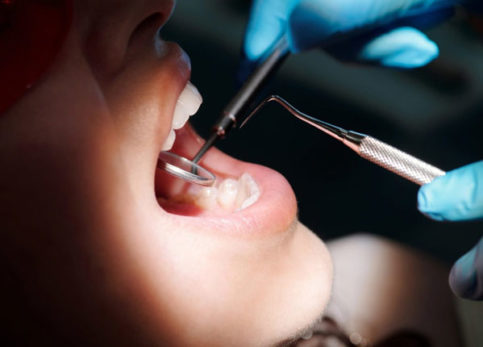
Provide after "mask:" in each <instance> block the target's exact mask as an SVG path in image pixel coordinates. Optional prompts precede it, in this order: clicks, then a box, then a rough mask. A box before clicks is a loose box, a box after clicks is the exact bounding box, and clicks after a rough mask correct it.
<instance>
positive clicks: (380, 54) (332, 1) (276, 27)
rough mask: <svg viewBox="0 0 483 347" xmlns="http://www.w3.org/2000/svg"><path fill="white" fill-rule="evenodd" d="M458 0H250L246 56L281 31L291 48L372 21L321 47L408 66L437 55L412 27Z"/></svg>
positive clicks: (436, 18) (442, 15)
mask: <svg viewBox="0 0 483 347" xmlns="http://www.w3.org/2000/svg"><path fill="white" fill-rule="evenodd" d="M459 2H461V0H254V2H253V7H252V11H251V16H250V20H249V23H248V28H247V32H246V36H245V43H244V51H245V54H246V57H247V58H248V60H251V61H254V60H256V59H258V58H259V57H260V56H261V55H263V54H264V53H265V52H266V51H267V49H268V48H270V47H271V46H272V45H273V44H274V42H275V41H276V40H277V39H278V38H279V37H281V35H282V34H283V33H285V32H286V33H288V38H289V42H290V44H291V49H292V51H294V52H297V51H301V50H304V49H308V48H312V47H316V46H325V43H327V41H328V40H329V42H330V39H331V38H333V37H334V35H335V34H343V33H347V32H352V31H354V30H357V29H360V28H366V31H367V28H368V27H378V30H372V31H371V33H370V34H369V33H368V32H367V33H365V34H364V35H361V37H358V38H357V39H353V40H350V41H347V40H340V42H339V43H337V44H331V45H330V46H329V47H325V48H326V50H327V51H328V52H329V53H331V54H333V55H334V56H336V57H337V58H339V59H343V60H353V61H354V60H355V61H361V62H370V63H375V64H380V65H384V66H391V67H399V68H414V67H419V66H422V65H425V64H427V63H428V62H430V61H431V60H433V59H434V58H436V57H437V56H438V53H439V50H438V46H437V45H436V44H435V43H434V42H433V41H431V40H430V39H429V38H428V37H427V36H426V35H425V34H423V33H422V32H421V31H419V30H418V29H416V28H425V27H428V26H431V25H432V24H435V23H437V22H440V21H442V20H444V19H446V18H447V17H448V16H450V15H451V14H452V9H451V7H452V5H454V4H456V3H459Z"/></svg>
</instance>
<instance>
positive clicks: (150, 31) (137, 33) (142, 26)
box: [128, 12, 164, 47]
mask: <svg viewBox="0 0 483 347" xmlns="http://www.w3.org/2000/svg"><path fill="white" fill-rule="evenodd" d="M163 23H164V18H163V15H162V14H161V13H160V12H156V13H153V14H152V15H150V16H148V17H146V18H145V19H144V20H143V21H142V22H141V23H139V24H138V26H137V27H136V28H135V29H134V31H133V33H132V34H131V37H130V38H129V44H128V45H129V47H131V46H132V45H135V44H136V42H138V41H140V40H141V39H142V38H145V37H146V36H149V37H150V38H154V36H155V35H156V33H157V32H158V30H159V29H160V28H161V26H162V25H163Z"/></svg>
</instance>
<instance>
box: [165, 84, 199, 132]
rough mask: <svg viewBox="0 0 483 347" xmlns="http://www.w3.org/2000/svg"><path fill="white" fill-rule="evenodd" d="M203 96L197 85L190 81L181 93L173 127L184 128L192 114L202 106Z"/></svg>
mask: <svg viewBox="0 0 483 347" xmlns="http://www.w3.org/2000/svg"><path fill="white" fill-rule="evenodd" d="M202 102H203V98H202V97H201V94H200V92H199V91H198V89H196V87H195V86H194V85H193V84H192V83H191V82H188V83H187V84H186V86H185V88H184V89H183V91H182V92H181V94H180V95H179V98H178V101H177V102H176V108H175V110H174V115H173V124H172V126H171V127H172V128H173V129H180V128H182V127H183V126H184V125H185V124H186V122H187V121H188V119H189V117H190V116H191V115H194V114H195V113H196V112H197V111H198V109H199V108H200V105H201V103H202Z"/></svg>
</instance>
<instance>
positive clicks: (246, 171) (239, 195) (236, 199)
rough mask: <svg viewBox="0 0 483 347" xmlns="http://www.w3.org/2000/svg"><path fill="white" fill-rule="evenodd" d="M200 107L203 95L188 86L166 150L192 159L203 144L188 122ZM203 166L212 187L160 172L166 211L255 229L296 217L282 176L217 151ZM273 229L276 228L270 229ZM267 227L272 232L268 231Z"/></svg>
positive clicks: (161, 199) (158, 194)
mask: <svg viewBox="0 0 483 347" xmlns="http://www.w3.org/2000/svg"><path fill="white" fill-rule="evenodd" d="M200 104H201V96H200V95H199V93H198V92H197V90H196V88H195V87H194V86H193V85H192V84H191V83H190V82H188V84H187V85H186V87H185V89H184V90H183V92H182V93H181V94H180V96H179V99H178V101H177V106H176V108H175V111H174V115H173V121H172V130H171V132H170V133H169V135H168V137H167V139H166V140H165V143H164V145H163V148H162V149H163V150H169V151H170V152H172V153H176V154H178V155H180V156H183V157H185V158H193V156H194V155H195V154H196V152H197V151H198V150H199V148H200V147H201V146H202V145H203V143H204V140H203V139H202V138H201V137H199V136H198V135H197V134H196V133H195V131H194V130H193V129H192V127H191V126H190V124H189V123H188V119H189V117H190V116H191V115H193V114H195V113H196V112H197V110H198V108H199V106H200ZM201 165H202V166H203V167H205V168H206V169H208V170H210V171H211V172H213V173H214V174H215V175H216V178H217V179H216V182H215V184H214V185H213V186H212V187H201V186H198V185H194V184H190V183H187V182H184V181H183V180H181V179H179V178H176V177H173V176H171V175H169V174H168V173H166V172H164V171H162V170H159V169H158V170H156V177H155V182H156V183H155V193H156V198H157V200H158V203H159V205H160V206H161V207H162V208H163V210H164V211H166V212H168V213H170V214H173V215H179V216H189V217H207V218H210V217H213V218H217V217H218V218H219V217H229V218H230V219H232V218H235V219H239V220H240V221H241V222H242V224H246V223H247V222H248V223H249V224H251V225H253V226H256V229H259V228H260V227H263V226H267V227H268V224H269V223H270V222H269V220H273V219H275V220H276V219H277V218H278V219H279V220H283V221H285V222H287V220H288V218H290V219H294V217H295V214H296V203H295V196H294V194H293V191H292V189H291V187H290V185H289V184H288V182H287V181H286V180H285V178H283V177H282V176H281V175H280V174H279V173H277V172H275V171H273V170H271V169H269V168H266V167H263V166H260V165H255V164H251V163H246V162H242V161H239V160H236V159H235V158H233V157H230V156H228V155H226V154H224V153H222V152H220V151H219V150H217V149H216V148H212V149H211V150H209V151H208V152H207V153H206V154H205V156H204V157H203V158H202V160H201ZM272 227H273V225H272ZM267 229H268V228H267Z"/></svg>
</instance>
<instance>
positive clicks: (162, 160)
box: [158, 152, 216, 186]
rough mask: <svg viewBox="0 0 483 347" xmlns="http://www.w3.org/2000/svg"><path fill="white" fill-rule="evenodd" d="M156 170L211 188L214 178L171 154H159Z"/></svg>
mask: <svg viewBox="0 0 483 347" xmlns="http://www.w3.org/2000/svg"><path fill="white" fill-rule="evenodd" d="M158 169H161V170H164V171H166V172H167V173H169V174H170V175H173V176H175V177H178V178H181V179H182V180H185V181H187V182H190V183H194V184H198V185H201V186H212V185H213V183H214V182H215V179H216V176H215V175H214V174H212V173H211V172H210V171H208V170H206V169H205V168H204V167H202V166H200V165H199V164H197V163H195V162H193V161H191V160H189V159H186V158H184V157H181V156H179V155H177V154H174V153H171V152H161V153H160V154H159V157H158Z"/></svg>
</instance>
